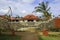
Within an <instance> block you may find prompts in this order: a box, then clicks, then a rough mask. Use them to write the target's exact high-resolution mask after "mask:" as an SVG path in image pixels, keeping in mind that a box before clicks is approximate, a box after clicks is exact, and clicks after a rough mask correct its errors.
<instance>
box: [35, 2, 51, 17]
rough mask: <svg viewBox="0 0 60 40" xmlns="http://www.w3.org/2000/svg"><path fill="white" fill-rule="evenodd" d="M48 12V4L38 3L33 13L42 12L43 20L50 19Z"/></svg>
mask: <svg viewBox="0 0 60 40" xmlns="http://www.w3.org/2000/svg"><path fill="white" fill-rule="evenodd" d="M49 10H50V7H48V2H42V3H39V6H37V7H35V12H42V13H43V14H44V17H45V18H49V17H51V14H50V12H49Z"/></svg>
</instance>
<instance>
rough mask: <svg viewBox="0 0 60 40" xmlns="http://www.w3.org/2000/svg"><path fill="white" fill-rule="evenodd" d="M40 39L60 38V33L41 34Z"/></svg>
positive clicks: (55, 39)
mask: <svg viewBox="0 0 60 40" xmlns="http://www.w3.org/2000/svg"><path fill="white" fill-rule="evenodd" d="M39 40H60V33H58V34H57V33H53V32H52V33H50V34H49V35H48V36H43V35H40V36H39Z"/></svg>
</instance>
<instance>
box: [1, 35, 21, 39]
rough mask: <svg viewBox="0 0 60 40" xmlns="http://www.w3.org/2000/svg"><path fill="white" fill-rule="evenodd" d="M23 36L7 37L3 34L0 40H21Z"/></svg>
mask: <svg viewBox="0 0 60 40" xmlns="http://www.w3.org/2000/svg"><path fill="white" fill-rule="evenodd" d="M20 39H21V36H17V35H16V36H13V35H6V34H2V35H0V40H20Z"/></svg>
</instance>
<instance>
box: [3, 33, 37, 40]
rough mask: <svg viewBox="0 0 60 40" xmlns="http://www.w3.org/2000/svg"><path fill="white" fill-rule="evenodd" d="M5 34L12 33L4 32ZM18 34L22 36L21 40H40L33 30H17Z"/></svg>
mask: <svg viewBox="0 0 60 40" xmlns="http://www.w3.org/2000/svg"><path fill="white" fill-rule="evenodd" d="M3 33H4V34H11V32H3ZM16 35H20V36H21V40H38V37H37V34H36V33H33V32H16Z"/></svg>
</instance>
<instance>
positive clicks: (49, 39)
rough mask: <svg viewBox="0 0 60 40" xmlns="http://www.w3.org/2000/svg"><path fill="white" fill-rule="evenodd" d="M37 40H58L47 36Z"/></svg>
mask: <svg viewBox="0 0 60 40" xmlns="http://www.w3.org/2000/svg"><path fill="white" fill-rule="evenodd" d="M39 40H60V38H57V37H49V36H41V37H40V38H39Z"/></svg>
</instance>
